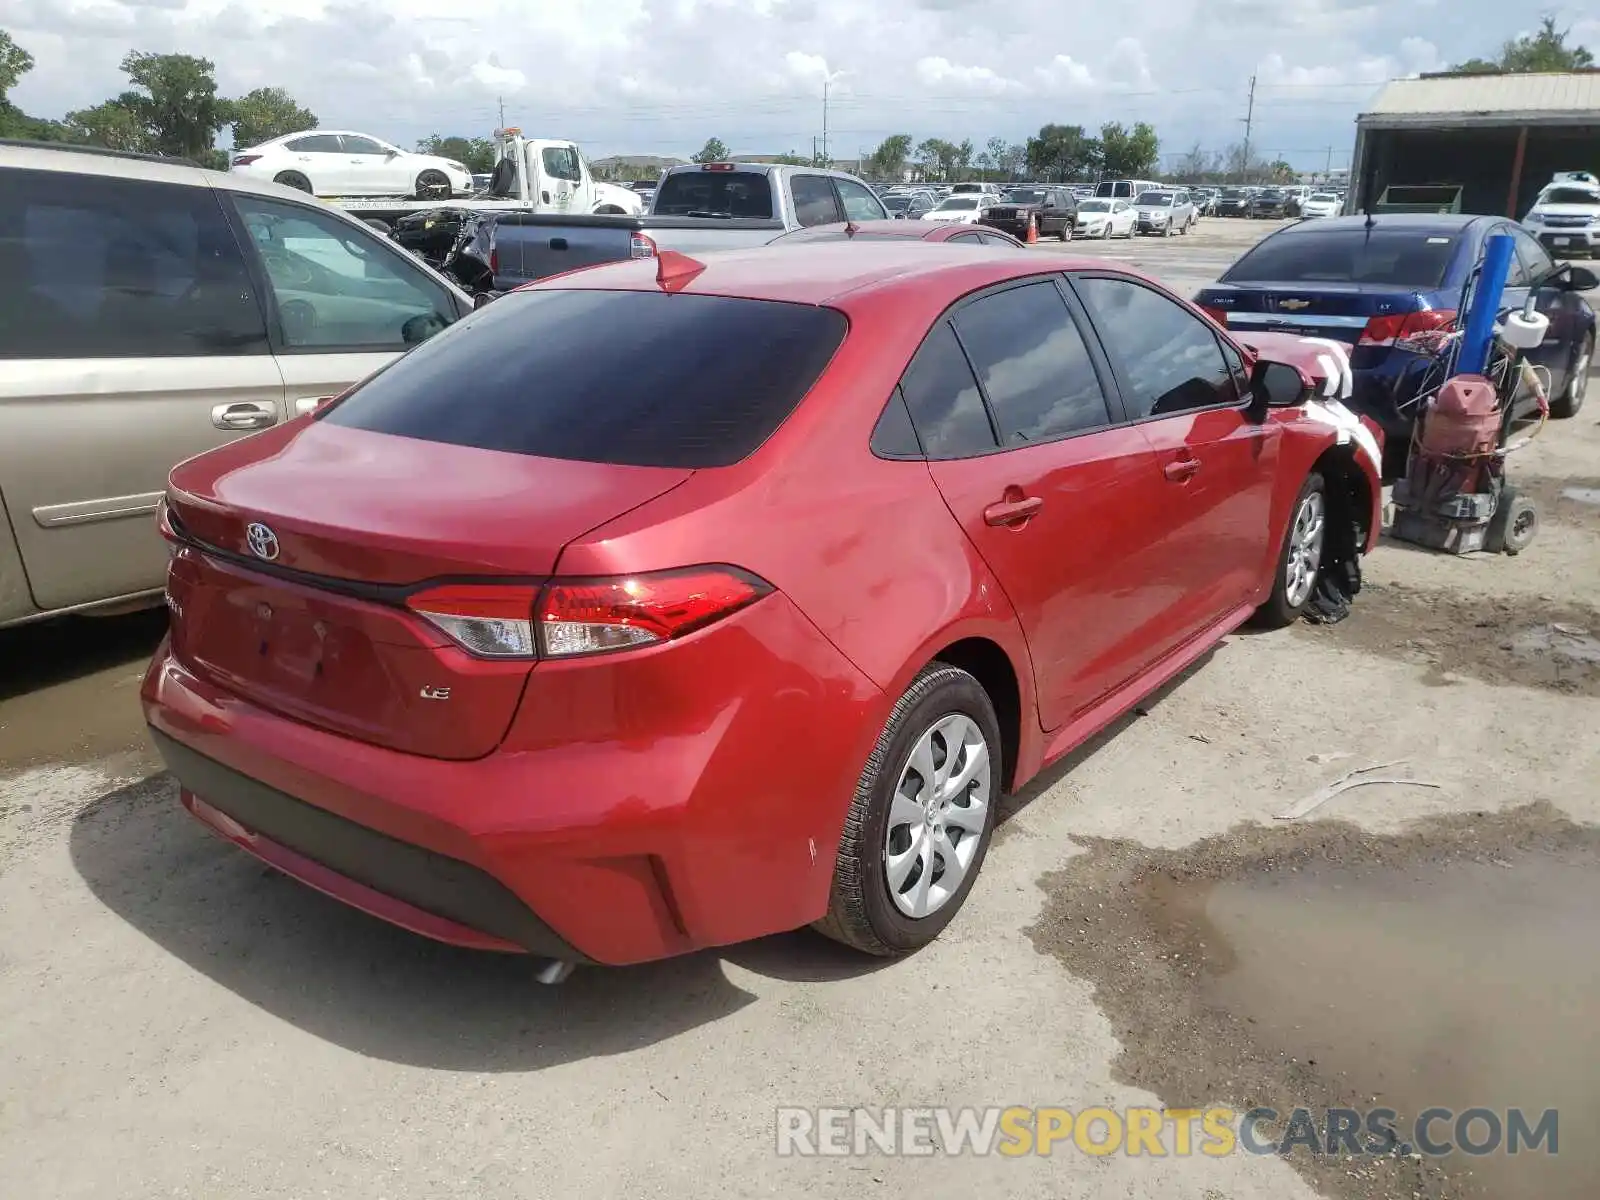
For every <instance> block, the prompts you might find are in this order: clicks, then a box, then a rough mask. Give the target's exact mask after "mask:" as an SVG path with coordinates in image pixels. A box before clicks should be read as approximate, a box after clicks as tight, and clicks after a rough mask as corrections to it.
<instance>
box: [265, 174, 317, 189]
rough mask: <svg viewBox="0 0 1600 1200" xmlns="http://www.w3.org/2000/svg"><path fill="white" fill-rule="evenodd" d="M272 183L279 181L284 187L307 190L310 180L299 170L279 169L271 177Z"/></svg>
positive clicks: (309, 187) (309, 186)
mask: <svg viewBox="0 0 1600 1200" xmlns="http://www.w3.org/2000/svg"><path fill="white" fill-rule="evenodd" d="M272 182H273V183H281V184H282V185H283V186H284V187H292V188H293V189H294V190H295V191H297V192H309V191H310V190H311V180H309V179H307V178H306V177H305V176H304V175H302V174H300V172H299V171H279V172H278V173H277V174H276V175H274V176H273V177H272Z"/></svg>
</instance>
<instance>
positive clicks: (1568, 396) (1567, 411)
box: [1550, 333, 1594, 419]
mask: <svg viewBox="0 0 1600 1200" xmlns="http://www.w3.org/2000/svg"><path fill="white" fill-rule="evenodd" d="M1593 365H1594V334H1592V333H1591V334H1589V335H1588V336H1587V337H1585V338H1584V339H1583V341H1582V342H1581V343H1579V345H1578V348H1577V349H1576V350H1574V351H1573V353H1572V362H1571V363H1570V364H1569V365H1568V367H1567V382H1566V384H1565V385H1563V387H1562V389H1561V395H1559V396H1557V397H1556V398H1555V399H1554V400H1552V401H1550V415H1551V416H1552V417H1561V418H1562V419H1565V418H1567V417H1575V416H1577V415H1578V410H1579V409H1580V408H1582V407H1583V397H1584V395H1585V394H1586V393H1587V392H1588V390H1589V371H1590V369H1591V368H1592V367H1593Z"/></svg>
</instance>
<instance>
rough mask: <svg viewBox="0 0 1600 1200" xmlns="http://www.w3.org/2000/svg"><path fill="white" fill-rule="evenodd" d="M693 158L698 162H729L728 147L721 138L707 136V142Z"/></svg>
mask: <svg viewBox="0 0 1600 1200" xmlns="http://www.w3.org/2000/svg"><path fill="white" fill-rule="evenodd" d="M692 158H693V159H694V161H695V162H697V163H711V162H727V161H728V147H727V146H726V145H725V144H724V143H723V141H722V139H721V138H707V139H706V144H705V145H704V146H701V147H700V150H699V152H698V153H696V154H694V155H692Z"/></svg>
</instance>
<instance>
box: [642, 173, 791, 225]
mask: <svg viewBox="0 0 1600 1200" xmlns="http://www.w3.org/2000/svg"><path fill="white" fill-rule="evenodd" d="M650 211H651V212H652V213H654V214H655V215H656V216H668V217H746V218H750V217H753V218H758V219H760V220H769V219H770V218H771V217H772V185H771V184H770V183H768V182H767V176H766V175H765V174H761V173H758V172H755V171H679V172H677V173H676V174H673V175H668V176H667V177H666V178H665V179H663V180H662V181H661V186H660V187H659V188H657V189H656V198H655V201H654V203H653V204H652V205H651V207H650Z"/></svg>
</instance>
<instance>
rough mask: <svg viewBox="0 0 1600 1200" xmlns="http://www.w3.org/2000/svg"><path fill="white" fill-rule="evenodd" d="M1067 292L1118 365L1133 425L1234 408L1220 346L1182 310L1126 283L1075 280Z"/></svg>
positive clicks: (1233, 387)
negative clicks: (1083, 306)
mask: <svg viewBox="0 0 1600 1200" xmlns="http://www.w3.org/2000/svg"><path fill="white" fill-rule="evenodd" d="M1074 286H1076V287H1077V289H1078V291H1079V292H1080V294H1082V295H1083V297H1084V298H1085V300H1086V301H1087V303H1088V306H1089V311H1090V313H1091V315H1092V316H1093V318H1094V323H1095V328H1096V329H1098V330H1099V332H1100V340H1101V341H1102V342H1103V343H1104V345H1105V347H1106V349H1107V350H1108V351H1109V352H1110V354H1111V356H1112V358H1113V359H1114V360H1116V361H1118V362H1119V363H1120V365H1121V370H1122V375H1123V378H1124V379H1125V380H1126V381H1127V383H1128V384H1129V387H1130V390H1129V392H1128V394H1126V395H1125V396H1124V399H1125V401H1126V402H1127V406H1128V410H1129V412H1128V415H1129V416H1130V417H1131V418H1132V419H1133V420H1136V421H1137V420H1140V419H1141V418H1144V417H1162V416H1170V415H1172V414H1174V413H1180V412H1187V411H1190V410H1193V409H1201V408H1214V407H1217V406H1219V405H1224V404H1226V405H1233V404H1238V403H1239V390H1238V385H1237V383H1236V382H1235V380H1236V377H1235V375H1234V373H1233V370H1232V369H1231V367H1230V364H1229V362H1228V360H1227V359H1226V358H1225V357H1224V356H1223V353H1222V344H1221V342H1219V341H1218V340H1217V335H1216V334H1215V333H1214V332H1213V331H1212V329H1211V327H1210V326H1209V325H1207V324H1206V323H1205V322H1204V321H1202V320H1201V319H1200V318H1199V317H1197V316H1195V315H1194V314H1193V313H1192V312H1190V311H1189V310H1188V309H1187V308H1184V307H1183V305H1181V304H1178V303H1177V302H1176V301H1173V300H1169V299H1168V298H1167V297H1166V296H1163V295H1161V294H1160V293H1159V292H1156V291H1152V290H1151V289H1150V288H1147V287H1144V286H1142V285H1141V284H1137V283H1132V282H1130V281H1128V280H1125V279H1107V278H1103V277H1101V278H1089V279H1078V280H1075V283H1074Z"/></svg>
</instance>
